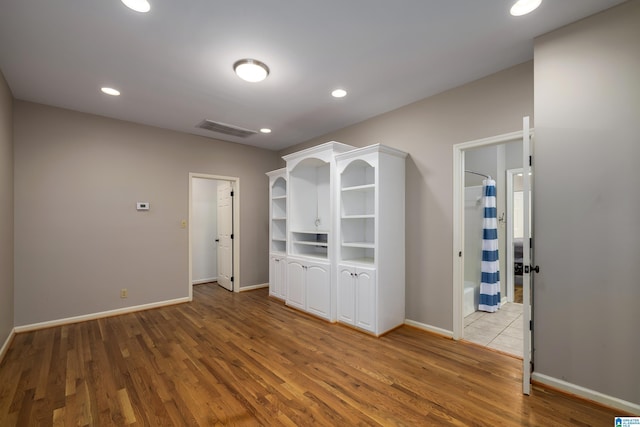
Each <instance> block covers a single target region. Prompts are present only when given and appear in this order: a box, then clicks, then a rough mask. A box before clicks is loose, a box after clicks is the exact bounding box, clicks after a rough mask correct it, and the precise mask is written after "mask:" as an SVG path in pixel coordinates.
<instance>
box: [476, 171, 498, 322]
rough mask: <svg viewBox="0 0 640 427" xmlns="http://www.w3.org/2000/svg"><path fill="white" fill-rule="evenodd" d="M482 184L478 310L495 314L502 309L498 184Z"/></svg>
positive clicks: (485, 181) (492, 181) (486, 180)
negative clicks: (480, 267) (480, 274)
mask: <svg viewBox="0 0 640 427" xmlns="http://www.w3.org/2000/svg"><path fill="white" fill-rule="evenodd" d="M482 184H483V185H484V219H483V221H482V279H481V282H480V304H479V307H478V310H480V311H488V312H490V313H493V312H495V311H498V309H499V308H500V262H499V261H498V219H497V217H498V215H497V211H496V182H495V181H494V180H493V179H485V180H484V181H482Z"/></svg>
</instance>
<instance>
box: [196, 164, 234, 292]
mask: <svg viewBox="0 0 640 427" xmlns="http://www.w3.org/2000/svg"><path fill="white" fill-rule="evenodd" d="M193 178H203V179H215V180H218V181H231V187H232V188H233V291H234V292H240V283H241V282H240V178H238V177H235V176H223V175H211V174H206V173H196V172H189V207H188V209H189V222H188V223H187V228H188V229H189V238H188V240H189V244H188V248H187V250H188V253H189V281H188V285H187V286H188V292H189V301H191V300H193V272H192V270H193V258H192V254H191V219H192V215H193V213H192V212H191V204H192V192H193Z"/></svg>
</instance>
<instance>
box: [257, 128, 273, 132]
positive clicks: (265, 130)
mask: <svg viewBox="0 0 640 427" xmlns="http://www.w3.org/2000/svg"><path fill="white" fill-rule="evenodd" d="M260 132H262V133H271V129H269V128H262V129H260Z"/></svg>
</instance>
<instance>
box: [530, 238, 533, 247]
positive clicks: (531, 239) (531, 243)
mask: <svg viewBox="0 0 640 427" xmlns="http://www.w3.org/2000/svg"><path fill="white" fill-rule="evenodd" d="M529 248H532V249H533V237H530V238H529Z"/></svg>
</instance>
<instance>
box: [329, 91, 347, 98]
mask: <svg viewBox="0 0 640 427" xmlns="http://www.w3.org/2000/svg"><path fill="white" fill-rule="evenodd" d="M331 96H333V97H334V98H344V97H345V96H347V91H346V90H344V89H336V90H334V91H333V92H331Z"/></svg>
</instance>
